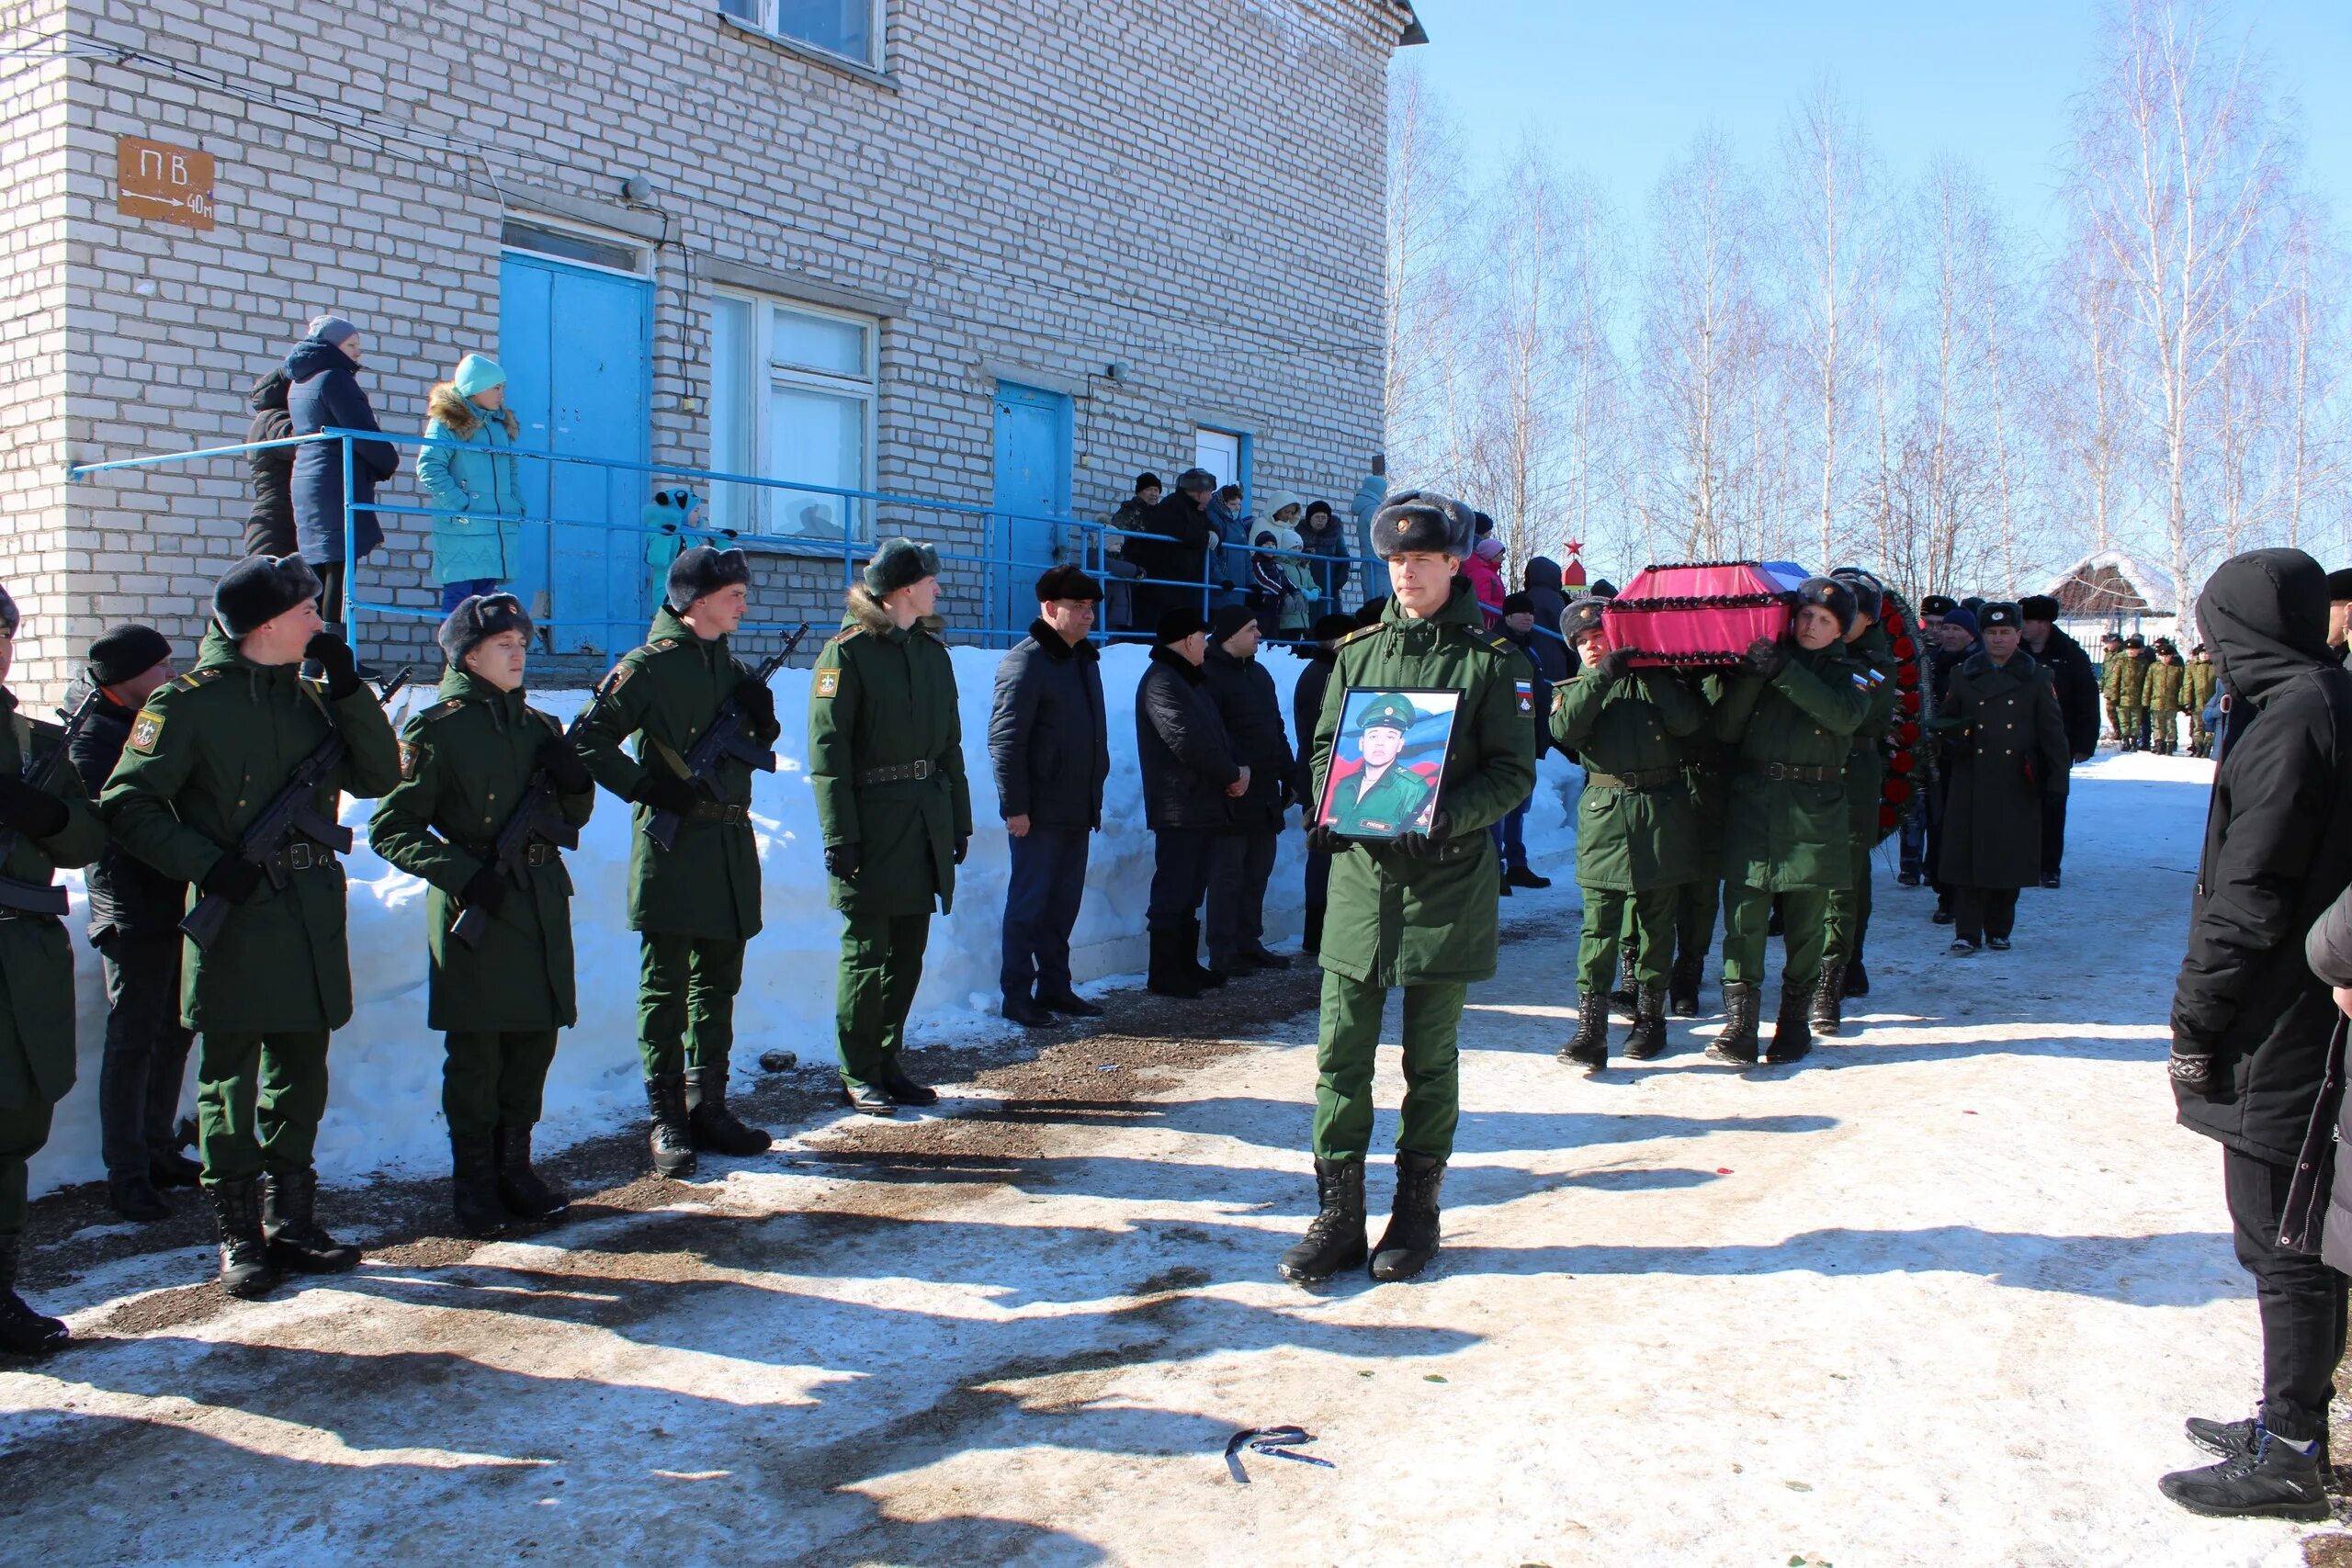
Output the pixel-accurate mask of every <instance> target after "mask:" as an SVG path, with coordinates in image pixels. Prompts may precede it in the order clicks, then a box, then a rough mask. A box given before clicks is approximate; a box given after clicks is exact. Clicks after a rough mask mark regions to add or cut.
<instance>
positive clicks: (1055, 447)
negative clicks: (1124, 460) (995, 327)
mask: <svg viewBox="0 0 2352 1568" xmlns="http://www.w3.org/2000/svg"><path fill="white" fill-rule="evenodd" d="M1071 414H1072V405H1071V403H1070V400H1069V397H1067V396H1066V395H1064V394H1063V393H1060V392H1046V391H1040V390H1039V389H1036V388H1035V387H1022V386H1016V385H1015V384H1013V383H1012V382H1011V381H999V382H998V383H997V384H996V499H995V502H994V503H993V504H994V505H995V507H996V509H997V515H996V516H995V517H993V518H992V519H990V522H991V524H992V526H991V528H990V531H989V557H990V558H991V559H992V560H994V561H995V562H996V563H997V564H996V565H994V566H992V567H991V568H990V569H989V624H990V625H991V626H998V627H1002V628H1010V629H1012V632H1013V634H1014V635H1015V636H1016V637H1017V636H1019V635H1020V633H1021V631H1022V630H1023V628H1025V627H1027V626H1028V625H1029V623H1030V621H1032V620H1033V619H1035V616H1036V609H1035V606H1036V603H1037V601H1036V598H1035V588H1036V582H1037V578H1038V575H1039V574H1040V573H1042V572H1043V571H1044V570H1046V568H1047V567H1049V566H1052V565H1054V564H1055V563H1056V562H1057V561H1059V560H1063V559H1065V558H1070V552H1069V551H1068V550H1066V549H1065V548H1064V547H1063V541H1062V538H1061V532H1062V531H1061V528H1060V527H1059V526H1057V525H1056V524H1055V523H1054V522H1052V521H1049V520H1048V519H1052V518H1067V517H1068V516H1069V461H1070V423H1071Z"/></svg>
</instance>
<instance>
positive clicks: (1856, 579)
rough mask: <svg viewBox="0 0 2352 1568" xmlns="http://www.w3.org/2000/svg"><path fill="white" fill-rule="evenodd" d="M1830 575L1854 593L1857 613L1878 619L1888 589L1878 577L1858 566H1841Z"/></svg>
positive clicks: (1855, 611)
mask: <svg viewBox="0 0 2352 1568" xmlns="http://www.w3.org/2000/svg"><path fill="white" fill-rule="evenodd" d="M1829 575H1830V576H1831V577H1832V578H1834V579H1836V580H1837V581H1839V582H1842V583H1844V584H1845V585H1846V587H1847V588H1848V590H1849V591H1850V592H1852V593H1853V595H1854V613H1855V614H1856V615H1868V616H1869V617H1870V618H1871V620H1873V621H1875V620H1877V619H1878V612H1879V606H1880V605H1881V604H1884V603H1885V601H1886V589H1885V587H1884V585H1883V584H1882V583H1881V582H1880V581H1879V580H1878V579H1877V578H1875V577H1873V576H1871V574H1870V573H1869V572H1867V571H1864V570H1862V569H1861V568H1860V567H1858V566H1841V567H1839V568H1838V570H1836V571H1833V572H1831V573H1830V574H1829Z"/></svg>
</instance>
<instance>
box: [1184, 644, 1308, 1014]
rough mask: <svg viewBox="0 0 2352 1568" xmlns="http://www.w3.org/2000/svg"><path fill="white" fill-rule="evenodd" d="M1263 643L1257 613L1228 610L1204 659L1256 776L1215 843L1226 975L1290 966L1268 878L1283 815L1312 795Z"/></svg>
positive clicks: (1237, 754) (1214, 914)
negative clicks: (1272, 916) (1269, 925)
mask: <svg viewBox="0 0 2352 1568" xmlns="http://www.w3.org/2000/svg"><path fill="white" fill-rule="evenodd" d="M1259 637H1260V633H1259V629H1258V614H1257V612H1256V611H1254V610H1252V609H1250V608H1249V606H1247V605H1244V604H1228V605H1227V606H1225V607H1224V608H1223V609H1220V610H1219V611H1217V613H1216V618H1215V619H1214V620H1212V621H1211V622H1210V624H1209V642H1208V647H1207V649H1206V650H1205V651H1204V656H1203V658H1202V661H1201V669H1202V671H1203V672H1204V673H1205V674H1206V675H1207V676H1208V686H1209V694H1210V695H1211V696H1213V697H1215V698H1216V711H1217V716H1218V717H1219V718H1220V719H1222V720H1223V721H1224V724H1225V733H1226V736H1227V739H1229V740H1230V741H1231V742H1232V745H1233V754H1234V759H1235V761H1238V762H1239V763H1241V765H1242V766H1243V767H1245V768H1247V769H1248V770H1249V772H1250V787H1249V788H1248V789H1247V790H1245V791H1243V792H1242V794H1241V795H1240V796H1239V797H1238V798H1237V799H1235V800H1234V801H1233V802H1232V803H1231V808H1232V812H1233V822H1232V825H1231V826H1230V827H1229V828H1227V829H1226V831H1224V832H1222V833H1219V834H1217V835H1216V838H1214V839H1213V840H1210V845H1209V888H1208V912H1209V915H1208V937H1209V967H1210V968H1211V969H1215V970H1219V971H1222V972H1223V973H1225V974H1227V975H1247V974H1249V973H1250V971H1251V970H1253V969H1287V968H1289V967H1290V960H1289V959H1287V958H1284V957H1283V955H1282V954H1281V953H1275V952H1272V951H1271V950H1270V949H1268V947H1267V946H1266V942H1265V935H1266V879H1267V878H1268V877H1270V876H1272V874H1273V870H1274V844H1275V841H1276V840H1278V839H1279V838H1280V836H1281V834H1282V830H1283V814H1284V813H1286V812H1287V811H1288V810H1289V809H1290V808H1291V807H1293V806H1294V805H1295V804H1297V802H1298V801H1299V799H1300V798H1301V797H1302V796H1304V795H1306V780H1305V778H1304V777H1303V776H1302V774H1301V773H1300V771H1299V766H1298V757H1297V754H1296V753H1295V752H1294V751H1293V750H1291V744H1290V737H1289V735H1288V734H1286V733H1285V732H1284V731H1283V700H1282V698H1281V696H1279V695H1278V694H1276V693H1275V691H1274V678H1273V676H1272V674H1271V673H1269V672H1268V671H1267V670H1266V667H1265V666H1264V665H1262V664H1261V663H1259V662H1258V642H1259Z"/></svg>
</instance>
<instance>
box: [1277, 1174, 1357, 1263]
mask: <svg viewBox="0 0 2352 1568" xmlns="http://www.w3.org/2000/svg"><path fill="white" fill-rule="evenodd" d="M1315 1201H1316V1206H1317V1207H1316V1213H1315V1218H1314V1219H1312V1220H1310V1221H1308V1222H1307V1225H1306V1235H1305V1236H1303V1237H1302V1238H1300V1240H1299V1243H1298V1245H1297V1246H1295V1247H1291V1248H1289V1249H1288V1250H1286V1251H1285V1252H1283V1256H1282V1261H1281V1262H1279V1263H1277V1264H1276V1265H1275V1266H1274V1267H1275V1268H1276V1269H1279V1270H1280V1271H1281V1273H1282V1277H1283V1279H1285V1280H1293V1281H1295V1282H1296V1283H1298V1284H1301V1285H1319V1284H1321V1283H1322V1282H1323V1281H1324V1280H1328V1279H1329V1278H1330V1277H1331V1276H1332V1275H1334V1274H1336V1273H1338V1272H1339V1271H1340V1269H1360V1268H1362V1267H1363V1262H1364V1259H1365V1258H1368V1257H1370V1256H1371V1250H1370V1248H1368V1247H1365V1246H1364V1229H1363V1227H1364V1218H1363V1161H1362V1160H1360V1159H1318V1160H1317V1161H1316V1162H1315Z"/></svg>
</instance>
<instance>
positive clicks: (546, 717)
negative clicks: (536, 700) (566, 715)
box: [523, 705, 563, 735]
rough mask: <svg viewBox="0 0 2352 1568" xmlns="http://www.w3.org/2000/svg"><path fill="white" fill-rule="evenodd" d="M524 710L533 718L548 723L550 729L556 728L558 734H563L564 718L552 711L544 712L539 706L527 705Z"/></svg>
mask: <svg viewBox="0 0 2352 1568" xmlns="http://www.w3.org/2000/svg"><path fill="white" fill-rule="evenodd" d="M523 711H524V712H525V713H527V714H529V715H530V716H532V717H533V718H536V719H537V720H538V721H539V722H540V723H541V724H544V725H546V726H547V727H548V728H549V729H552V730H554V731H555V732H556V733H557V734H558V735H561V734H562V733H563V720H561V719H560V718H558V717H556V716H555V715H553V714H551V713H544V712H541V711H540V710H539V709H537V708H535V707H530V706H527V705H526V706H525V708H524V709H523Z"/></svg>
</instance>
